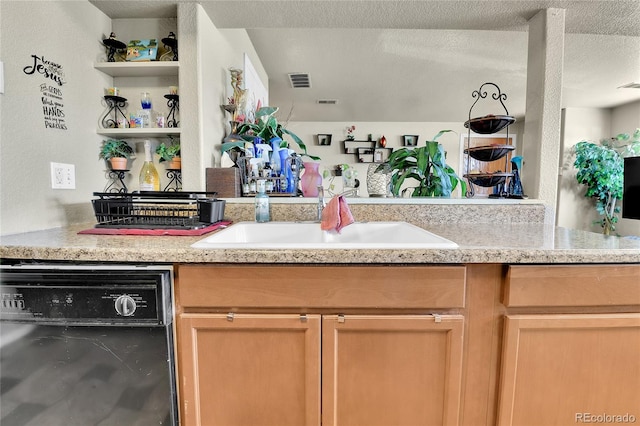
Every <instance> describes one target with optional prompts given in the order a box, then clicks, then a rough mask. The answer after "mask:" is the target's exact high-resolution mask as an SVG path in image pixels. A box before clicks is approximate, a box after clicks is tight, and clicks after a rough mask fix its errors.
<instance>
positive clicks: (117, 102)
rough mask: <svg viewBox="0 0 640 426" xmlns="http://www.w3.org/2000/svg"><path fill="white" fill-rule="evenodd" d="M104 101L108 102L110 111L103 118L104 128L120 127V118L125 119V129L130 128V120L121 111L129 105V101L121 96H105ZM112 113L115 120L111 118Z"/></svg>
mask: <svg viewBox="0 0 640 426" xmlns="http://www.w3.org/2000/svg"><path fill="white" fill-rule="evenodd" d="M104 100H105V101H106V102H107V106H108V107H109V111H107V113H106V114H105V115H104V117H102V127H104V128H105V129H108V128H117V127H120V126H118V118H120V117H122V118H123V123H124V127H129V120H127V116H126V115H124V112H122V109H121V108H124V107H125V106H126V105H127V100H126V99H125V98H123V97H121V96H110V95H107V96H105V97H104ZM111 113H113V118H111Z"/></svg>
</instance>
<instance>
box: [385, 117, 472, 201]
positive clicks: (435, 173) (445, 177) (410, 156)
mask: <svg viewBox="0 0 640 426" xmlns="http://www.w3.org/2000/svg"><path fill="white" fill-rule="evenodd" d="M451 131H452V130H441V131H440V132H438V134H437V135H435V136H434V137H433V140H430V141H426V144H425V146H421V147H416V148H401V149H399V150H397V151H393V152H392V153H391V155H390V156H389V159H388V161H387V162H386V164H382V165H380V166H379V167H378V171H383V170H384V169H385V168H386V167H388V168H389V170H390V171H391V190H392V192H393V195H394V196H396V197H397V196H399V195H400V189H401V187H402V185H403V184H404V182H405V180H407V179H409V178H413V179H415V180H416V181H417V185H416V186H413V187H409V188H405V189H403V190H402V194H404V193H406V192H408V191H411V196H412V197H450V196H451V193H452V192H453V190H454V189H456V187H457V186H458V183H460V186H461V188H462V193H463V194H464V193H465V192H466V191H467V185H466V183H465V182H464V181H463V180H462V179H460V177H458V175H457V174H456V172H455V171H454V170H453V169H452V168H451V166H448V165H447V163H446V153H445V151H444V147H443V146H442V145H441V144H440V143H439V142H438V141H437V139H438V138H439V137H440V136H442V135H443V134H444V133H448V132H451Z"/></svg>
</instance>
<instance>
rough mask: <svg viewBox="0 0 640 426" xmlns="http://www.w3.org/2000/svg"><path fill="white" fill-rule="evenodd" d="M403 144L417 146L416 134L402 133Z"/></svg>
mask: <svg viewBox="0 0 640 426" xmlns="http://www.w3.org/2000/svg"><path fill="white" fill-rule="evenodd" d="M402 144H403V145H404V146H418V135H402Z"/></svg>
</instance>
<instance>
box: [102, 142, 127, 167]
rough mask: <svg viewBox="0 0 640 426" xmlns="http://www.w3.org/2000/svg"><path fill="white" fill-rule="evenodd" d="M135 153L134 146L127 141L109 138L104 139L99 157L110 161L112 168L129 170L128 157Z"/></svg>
mask: <svg viewBox="0 0 640 426" xmlns="http://www.w3.org/2000/svg"><path fill="white" fill-rule="evenodd" d="M132 154H133V148H131V145H129V144H128V143H127V141H124V140H120V139H107V140H106V141H102V148H101V149H100V155H99V157H100V158H102V159H104V160H106V161H108V162H109V163H110V165H111V169H112V170H127V159H128V158H129V157H131V155H132Z"/></svg>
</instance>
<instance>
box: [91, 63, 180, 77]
mask: <svg viewBox="0 0 640 426" xmlns="http://www.w3.org/2000/svg"><path fill="white" fill-rule="evenodd" d="M93 67H94V68H95V69H97V70H99V71H102V72H103V73H105V74H108V75H110V76H112V77H148V76H171V75H175V76H177V75H178V69H179V68H180V63H179V62H177V61H152V62H96V63H94V64H93Z"/></svg>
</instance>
